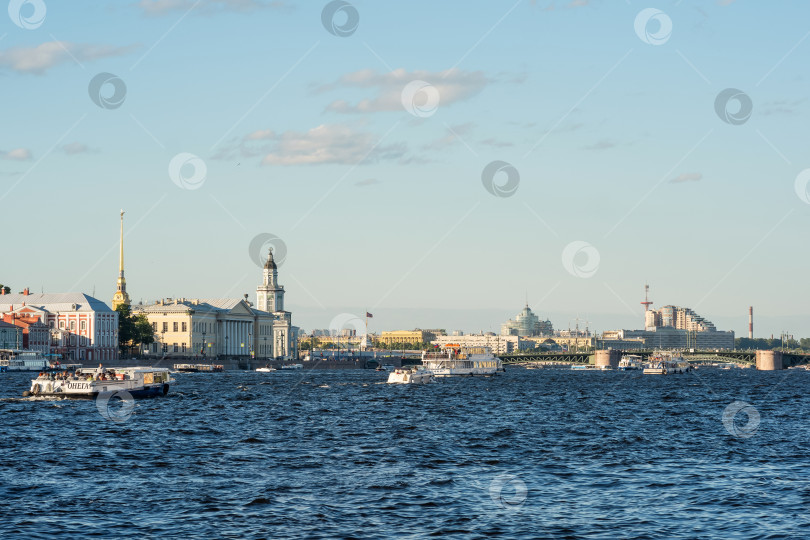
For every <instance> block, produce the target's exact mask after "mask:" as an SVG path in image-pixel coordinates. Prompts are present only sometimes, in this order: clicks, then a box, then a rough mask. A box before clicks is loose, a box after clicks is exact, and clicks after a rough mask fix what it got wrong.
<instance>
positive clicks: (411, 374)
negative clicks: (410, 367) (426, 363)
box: [388, 369, 433, 384]
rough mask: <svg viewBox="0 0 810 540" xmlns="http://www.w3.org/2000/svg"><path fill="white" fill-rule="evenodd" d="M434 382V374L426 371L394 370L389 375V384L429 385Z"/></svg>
mask: <svg viewBox="0 0 810 540" xmlns="http://www.w3.org/2000/svg"><path fill="white" fill-rule="evenodd" d="M432 380H433V373H431V372H429V371H425V370H417V371H404V370H400V369H397V370H394V371H393V372H391V373H390V374H389V375H388V383H389V384H427V383H429V382H431V381H432Z"/></svg>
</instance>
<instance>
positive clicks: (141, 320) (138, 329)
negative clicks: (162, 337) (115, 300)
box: [115, 304, 155, 353]
mask: <svg viewBox="0 0 810 540" xmlns="http://www.w3.org/2000/svg"><path fill="white" fill-rule="evenodd" d="M115 311H117V312H118V349H119V350H120V351H121V352H122V353H124V352H126V350H127V349H129V348H131V347H136V346H138V345H141V344H144V345H149V344H150V343H154V342H155V335H154V333H153V332H152V325H151V324H150V323H149V321H148V320H147V318H146V315H144V314H143V313H140V314H138V315H133V314H132V309H131V308H130V307H129V306H128V305H126V304H121V305H119V306H118V307H117V308H115Z"/></svg>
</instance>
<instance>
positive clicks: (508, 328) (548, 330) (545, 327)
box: [501, 304, 554, 337]
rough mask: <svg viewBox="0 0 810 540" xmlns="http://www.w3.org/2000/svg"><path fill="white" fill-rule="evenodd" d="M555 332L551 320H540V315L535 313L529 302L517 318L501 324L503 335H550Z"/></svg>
mask: <svg viewBox="0 0 810 540" xmlns="http://www.w3.org/2000/svg"><path fill="white" fill-rule="evenodd" d="M553 333H554V327H553V326H552V324H551V321H549V320H545V321H543V320H540V317H538V316H537V315H535V314H534V313H533V312H532V310H531V308H529V304H526V307H524V308H523V310H522V311H521V312H520V313H518V314H517V315H516V316H515V319H514V320H512V319H509V320H508V321H506V322H505V323H503V324H502V325H501V335H502V336H520V337H530V336H550V335H552V334H553Z"/></svg>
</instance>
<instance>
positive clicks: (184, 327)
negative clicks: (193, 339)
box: [183, 321, 188, 332]
mask: <svg viewBox="0 0 810 540" xmlns="http://www.w3.org/2000/svg"><path fill="white" fill-rule="evenodd" d="M183 332H188V326H186V323H185V321H183Z"/></svg>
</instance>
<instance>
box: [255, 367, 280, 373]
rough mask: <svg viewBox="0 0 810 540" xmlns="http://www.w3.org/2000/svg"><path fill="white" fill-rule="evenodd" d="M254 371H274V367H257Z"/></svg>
mask: <svg viewBox="0 0 810 540" xmlns="http://www.w3.org/2000/svg"><path fill="white" fill-rule="evenodd" d="M256 371H257V372H259V373H271V372H273V371H276V368H274V367H270V366H267V367H260V368H257V369H256Z"/></svg>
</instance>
